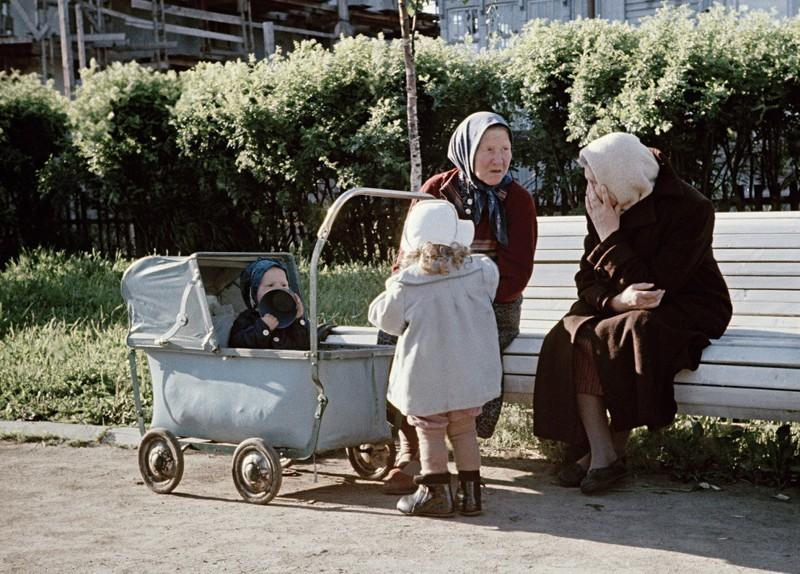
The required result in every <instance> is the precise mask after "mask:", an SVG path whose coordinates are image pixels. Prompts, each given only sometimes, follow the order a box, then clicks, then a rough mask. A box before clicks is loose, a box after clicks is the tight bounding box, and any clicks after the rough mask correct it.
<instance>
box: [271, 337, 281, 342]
mask: <svg viewBox="0 0 800 574" xmlns="http://www.w3.org/2000/svg"><path fill="white" fill-rule="evenodd" d="M272 340H273V341H275V342H276V343H278V342H279V341H280V340H281V339H280V337H272Z"/></svg>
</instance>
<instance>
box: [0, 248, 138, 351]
mask: <svg viewBox="0 0 800 574" xmlns="http://www.w3.org/2000/svg"><path fill="white" fill-rule="evenodd" d="M128 264H129V262H128V261H127V260H125V259H123V258H121V257H117V258H116V259H113V260H109V259H106V258H103V257H101V256H100V255H99V254H98V253H86V254H80V255H66V254H65V253H64V252H60V251H59V252H53V251H48V250H36V251H31V252H23V253H22V254H21V255H20V256H19V258H18V259H16V260H14V261H12V262H10V263H9V265H8V266H7V267H6V268H5V269H4V270H3V271H1V272H0V337H4V336H5V335H6V333H8V332H9V331H10V330H12V329H20V328H24V327H31V326H36V325H45V324H49V323H51V322H53V321H57V322H62V323H64V324H73V323H79V322H81V321H82V320H83V319H84V318H85V317H91V318H92V320H93V321H95V322H96V323H97V325H98V328H102V327H103V326H107V325H119V324H122V323H123V322H124V321H125V320H126V317H127V315H126V313H125V307H124V305H123V303H122V300H121V298H120V294H119V293H120V291H119V282H120V278H121V277H122V272H123V271H124V270H125V268H126V267H127V266H128Z"/></svg>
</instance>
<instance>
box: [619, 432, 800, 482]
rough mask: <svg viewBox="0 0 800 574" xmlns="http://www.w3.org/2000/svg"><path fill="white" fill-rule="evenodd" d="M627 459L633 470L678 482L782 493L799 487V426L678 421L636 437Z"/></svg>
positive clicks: (631, 443) (632, 439) (637, 433)
mask: <svg viewBox="0 0 800 574" xmlns="http://www.w3.org/2000/svg"><path fill="white" fill-rule="evenodd" d="M628 459H629V461H630V463H631V465H632V466H633V467H634V468H637V469H639V470H643V471H648V472H667V473H669V474H670V475H672V476H673V477H674V478H676V479H678V480H685V481H699V480H705V481H716V482H727V481H730V480H746V481H748V482H751V483H753V484H769V485H772V486H778V487H780V488H783V487H786V486H789V485H797V484H800V424H797V423H783V424H780V423H771V422H766V421H748V422H728V421H726V420H724V419H717V418H713V417H694V416H679V417H678V418H677V420H676V421H675V423H673V424H672V425H670V426H669V427H667V428H664V429H660V430H658V431H656V432H648V431H647V430H646V429H638V430H637V431H636V432H634V434H633V435H632V437H631V441H630V443H629V447H628Z"/></svg>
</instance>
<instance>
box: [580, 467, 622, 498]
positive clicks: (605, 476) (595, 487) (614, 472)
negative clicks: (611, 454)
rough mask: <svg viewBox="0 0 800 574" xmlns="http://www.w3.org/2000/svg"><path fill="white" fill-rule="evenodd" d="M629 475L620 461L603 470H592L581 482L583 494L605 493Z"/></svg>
mask: <svg viewBox="0 0 800 574" xmlns="http://www.w3.org/2000/svg"><path fill="white" fill-rule="evenodd" d="M627 474H628V471H627V469H626V468H625V464H624V463H623V462H622V461H621V460H620V459H617V460H615V461H614V462H612V463H611V464H610V465H608V466H604V467H603V468H593V469H590V470H589V472H587V473H586V477H585V478H584V479H583V480H582V481H581V492H582V493H584V494H597V493H599V492H603V491H605V490H608V489H609V488H611V487H612V486H614V485H615V484H616V483H617V482H619V481H620V480H622V479H623V478H625V476H627Z"/></svg>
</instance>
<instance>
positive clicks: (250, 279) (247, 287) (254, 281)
mask: <svg viewBox="0 0 800 574" xmlns="http://www.w3.org/2000/svg"><path fill="white" fill-rule="evenodd" d="M273 267H277V268H279V269H283V272H284V273H286V275H287V277H288V275H289V272H288V271H286V267H285V266H284V265H283V263H281V262H280V261H276V260H274V259H267V258H266V257H262V258H261V259H256V260H255V261H253V262H252V263H250V264H249V265H248V266H247V267H245V268H244V270H243V271H242V274H241V275H240V276H239V287H240V288H241V290H242V299H244V303H245V305H247V308H248V309H255V307H256V304H258V300H257V296H258V286H259V285H260V284H261V279H263V277H264V273H266V272H267V271H269V270H270V269H272V268H273Z"/></svg>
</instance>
